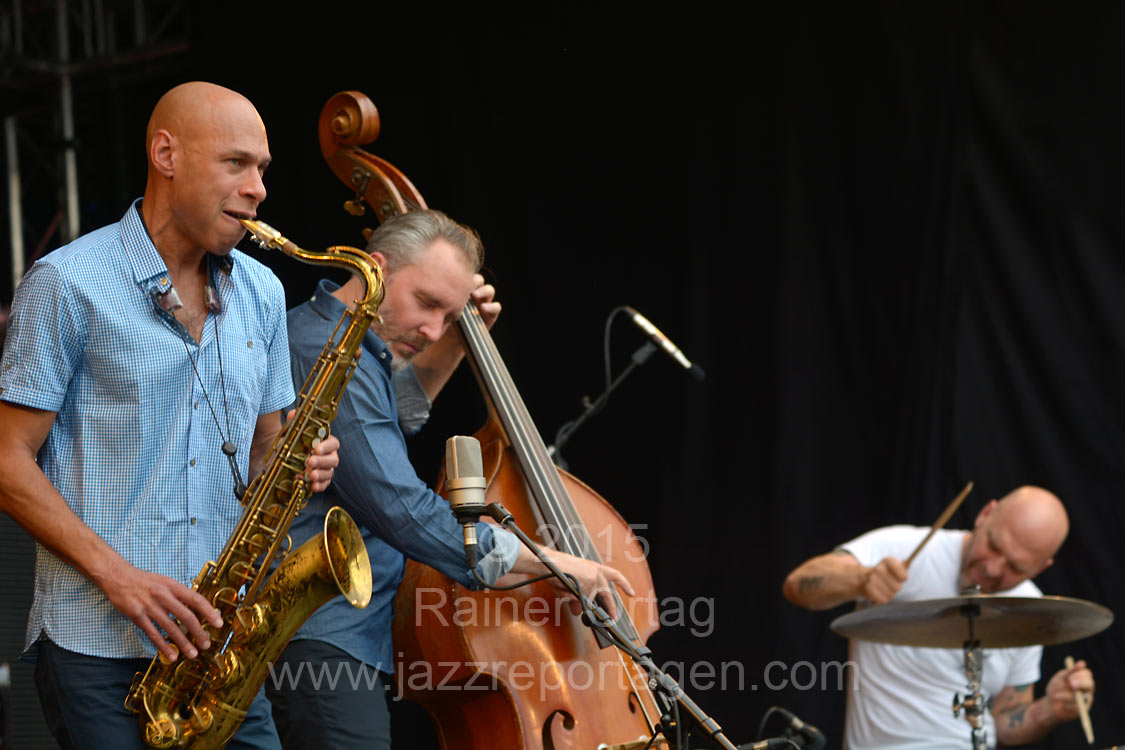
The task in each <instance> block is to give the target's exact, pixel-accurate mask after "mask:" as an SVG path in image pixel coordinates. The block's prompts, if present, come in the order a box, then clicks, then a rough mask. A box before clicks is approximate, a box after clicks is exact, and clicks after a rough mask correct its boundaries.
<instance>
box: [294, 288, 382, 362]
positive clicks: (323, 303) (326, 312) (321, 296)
mask: <svg viewBox="0 0 1125 750" xmlns="http://www.w3.org/2000/svg"><path fill="white" fill-rule="evenodd" d="M339 288H340V285H339V284H337V283H335V282H332V281H329V280H328V279H321V280H320V283H319V284H317V285H316V293H315V294H313V296H312V299H310V300H309V307H311V308H312V310H313V312H315V313H316V314H317V315H319V316H320V317H322V318H324V319H325V320H330V321H334V320H339V319H340V317H341V316H342V315H343V314H344V313H345V312H346V311H347V310H349V309H350V308H349V307H348V306H347V305H345V304H344V303H343V302H341V301H340V300H339V299H338V298H336V297H334V296H333V295H332V292H334V291H336V290H337V289H339ZM363 348H364V349H366V350H367V351H369V352H371V356H373V357H374V358H375V361H376V362H378V363H379V364H381V365H382V366H383V368H384V369H386V371H387V372H388V373H389V372H390V371H391V360H392V359H393V358H394V355H393V354H391V350H390V349H388V348H387V345H386V344H385V343H383V340H382V339H381V338H379V337H378V336H377V335H376V334H375V332H374V331H372V330H371V329H370V328H368V329H367V334H366V335H365V336H364V337H363Z"/></svg>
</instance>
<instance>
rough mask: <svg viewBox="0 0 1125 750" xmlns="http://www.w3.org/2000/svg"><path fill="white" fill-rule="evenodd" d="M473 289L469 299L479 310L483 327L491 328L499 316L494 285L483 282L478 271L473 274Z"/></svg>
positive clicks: (498, 304)
mask: <svg viewBox="0 0 1125 750" xmlns="http://www.w3.org/2000/svg"><path fill="white" fill-rule="evenodd" d="M473 286H474V289H473V291H472V293H471V294H470V295H469V299H470V300H471V301H472V302H473V303H474V304H476V306H477V309H478V310H480V317H481V320H482V321H484V327H485V328H489V329H491V328H492V325H493V324H494V323H495V322H496V319H497V318H499V317H500V303H499V302H497V301H496V287H494V286H492V284H486V283H484V277H483V276H481V275H480V274H479V273H478V274H474V275H473Z"/></svg>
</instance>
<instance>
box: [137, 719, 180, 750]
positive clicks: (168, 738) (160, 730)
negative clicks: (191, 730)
mask: <svg viewBox="0 0 1125 750" xmlns="http://www.w3.org/2000/svg"><path fill="white" fill-rule="evenodd" d="M179 735H180V732H179V727H177V726H176V722H174V721H172V720H171V719H169V718H168V717H167V716H161V717H160V718H159V719H152V720H151V721H149V722H148V723H147V724H145V742H146V743H147V744H148V746H149V747H152V748H156V749H157V750H162V749H163V748H168V747H172V746H173V745H174V744H176V741H177V740H178V739H179Z"/></svg>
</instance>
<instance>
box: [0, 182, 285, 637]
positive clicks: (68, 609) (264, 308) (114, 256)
mask: <svg viewBox="0 0 1125 750" xmlns="http://www.w3.org/2000/svg"><path fill="white" fill-rule="evenodd" d="M139 206H140V202H139V201H138V202H136V203H134V204H133V205H132V207H130V208H129V210H128V212H127V213H126V214H125V216H124V218H122V220H121V221H120V222H118V223H117V224H112V225H110V226H107V227H103V228H101V229H99V230H96V231H94V232H91V233H90V234H87V235H84V236H83V237H80V238H79V239H77V240H75V241H74V242H72V243H70V244H69V245H66V246H65V247H62V248H59V249H58V250H56V251H55V252H53V253H50V254H49V255H47V256H45V257H44V258H43V259H42V260H40V261H39V262H37V263H36V264H35V265H34V266H33V267H32V268H31V270H30V271H29V272H28V274H27V276H26V277H24V279H23V281H22V282H21V283H20V285H19V287H18V288H17V290H16V294H15V300H14V302H13V306H12V315H11V319H10V323H9V328H8V337H7V341H6V343H5V346H4V354H3V359H2V361H0V398H3V399H4V400H5V401H11V402H13V403H17V404H23V405H25V406H30V407H33V408H36V409H44V410H47V411H52V412H55V413H56V417H55V421H54V424H53V426H52V427H51V431H50V433H49V434H48V435H47V439H46V440H45V441H44V443H43V446H42V448H41V449H40V451H39V456H38V460H39V466H40V467H41V468H42V469H43V473H44V474H46V475H47V478H48V479H49V480H50V481H51V483H52V484H53V485H54V486H55V487H56V488H58V490H59V492H60V494H62V496H63V498H65V499H66V502H67V504H68V505H69V506H70V508H71V509H72V510H73V511H74V512H75V513H76V514H77V515H78V517H79V518H81V519H82V521H83V522H85V523H86V524H87V525H88V526H89V527H90V528H92V529H93V530H94V531H95V532H96V533H97V534H98V535H99V536H100V537H101V538H102V539H105V540H106V542H108V543H109V544H110V546H112V547H113V548H114V549H115V550H116V551H117V552H118V553H119V554H120V555H121V556H122V557H124V558H125V559H126V560H127V561H129V562H130V563H131V564H133V565H135V566H136V567H138V568H142V569H144V570H149V571H153V572H156V573H161V574H163V575H167V576H170V577H172V578H175V579H176V580H178V581H180V582H182V583H185V584H190V582H191V581H192V579H193V578H194V577H195V576H196V574H198V573H199V571H200V569H201V568H202V567H203V565H204V563H205V562H206V561H207V560H211V559H214V558H215V557H217V555H218V553H219V552H220V550H221V549H222V547H223V545H224V544H225V543H226V540H227V538H228V537H229V536H230V534H231V533H232V531H233V529H234V526H235V523H236V522H237V520H238V517H239V515H240V513H241V506H240V505H239V504H238V502H237V500H236V499H235V496H234V489H233V488H234V479H233V477H232V475H231V470H230V467H229V465H228V463H227V461H226V457H225V456H224V455H223V453H222V451H221V446H222V443H223V438H222V437H221V436H220V432H219V430H218V429H217V428H216V426H215V420H214V419H213V418H212V416H211V413H210V411H209V409H208V407H207V402H206V401H205V400H204V390H203V389H201V388H200V384H199V381H198V380H197V379H196V375H195V372H194V371H193V370H192V365H191V362H190V361H189V359H188V357H189V353H190V357H191V358H192V359H195V360H196V363H197V366H198V368H199V375H200V377H201V378H202V380H203V383H204V385H205V388H206V392H207V394H208V395H209V396H210V398H211V403H212V404H213V405H214V408H215V413H216V415H217V416H218V419H219V422H220V423H221V424H222V432H223V433H226V431H227V418H226V409H224V406H223V386H222V385H221V384H220V370H219V356H220V349H221V356H222V371H223V373H222V375H223V380H224V381H225V385H226V406H227V408H229V413H230V426H231V429H232V431H233V436H232V437H231V439H232V440H233V441H234V442H235V443H236V444H237V445H238V454H237V460H238V464H239V466H240V467H241V471H242V474H243V476H244V477H245V476H246V473H247V471H248V466H249V454H250V442H251V438H252V437H253V434H254V429H255V426H256V422H257V418H258V416H259V415H261V414H267V413H269V412H273V411H277V410H278V409H281V408H283V407H285V406H287V405H288V404H290V403H292V401H293V398H294V395H293V386H292V382H291V380H290V375H289V351H288V348H289V342H288V337H287V333H286V328H285V295H284V291H283V290H282V287H281V283H280V282H279V281H278V279H277V277H276V276H274V275H273V273H272V272H271V271H270V270H269V269H268V268H266V267H265V266H264V265H262V264H261V263H258V262H257V261H255V260H253V259H252V258H250V257H248V256H246V255H244V254H242V253H240V252H238V251H237V250H232V251H231V253H230V254H229V255H227V256H226V257H218V256H212V262H211V264H210V265H211V283H212V285H213V287H214V289H215V290H216V292H217V293H218V308H219V309H220V310H221V312H220V313H218V315H217V316H216V313H215V312H214V309H215V308H214V307H213V308H212V310H213V311H212V312H211V313H210V314H209V315H208V317H207V321H206V324H205V326H204V328H203V335H202V340H201V342H200V344H199V345H197V344H196V342H195V340H194V339H193V338H192V337H191V336H190V335H189V334H188V332H187V330H186V329H185V328H184V327H183V326H182V325H180V323H178V322H177V321H176V320H175V318H173V317H172V316H171V315H170V314H169V313H168V312H166V311H165V310H164V309H163V307H162V306H161V305H160V304H159V301H160V299H161V295H163V294H164V293H166V292H168V290H169V289H170V287H171V282H170V279H169V276H168V270H167V267H166V266H165V264H164V261H163V260H162V259H161V257H160V255H159V254H158V253H157V252H156V248H155V247H154V246H153V244H152V241H151V240H150V239H149V236H148V233H147V232H146V230H145V226H144V223H143V221H142V219H141V216H140V214H139V211H138V209H139ZM165 299H167V298H165ZM216 317H217V322H218V335H219V337H220V340H219V345H218V346H216V338H215V336H216V333H215V322H216ZM185 344H186V348H185ZM41 632H46V634H47V635H48V636H49V637H50V638H51V639H52V640H53V641H54V642H55V643H57V644H58V645H60V646H62V647H63V648H66V649H69V650H71V651H76V652H78V653H82V654H89V655H92V656H103V657H117V658H123V657H144V656H152V655H153V654H154V653H155V649H154V648H153V646H152V644H151V643H150V642H149V640H148V638H147V637H146V636H145V635H144V634H143V633H142V632H141V630H140V629H139V628H137V627H136V626H134V625H133V624H132V622H130V621H129V620H128V619H127V618H126V617H125V616H123V615H122V614H120V613H119V612H117V611H116V610H115V609H114V608H113V607H112V606H111V605H110V603H109V600H108V599H107V598H106V596H105V595H104V594H103V593H102V591H101V590H100V589H98V588H97V587H96V586H94V585H93V584H92V583H90V582H89V581H88V580H87V579H86V578H85V577H83V576H82V575H81V574H79V573H78V572H77V571H76V570H75V569H74V568H72V567H70V566H69V565H67V564H66V563H64V562H62V561H61V560H59V559H58V558H56V557H55V556H54V555H52V554H51V553H50V552H48V551H47V550H46V549H44V548H43V547H39V548H38V550H37V557H36V564H35V599H34V603H33V604H32V609H31V614H30V616H29V619H28V627H27V643H28V646H29V647H30V646H31V645H32V643H33V642H34V641H35V639H37V638H38V637H39V634H40V633H41Z"/></svg>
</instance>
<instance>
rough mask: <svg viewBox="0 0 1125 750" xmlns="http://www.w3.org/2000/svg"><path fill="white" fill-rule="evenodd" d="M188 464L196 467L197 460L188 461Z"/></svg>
mask: <svg viewBox="0 0 1125 750" xmlns="http://www.w3.org/2000/svg"><path fill="white" fill-rule="evenodd" d="M188 463H189V464H191V465H192V466H195V459H194V458H193V459H192V460H190V461H188Z"/></svg>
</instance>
